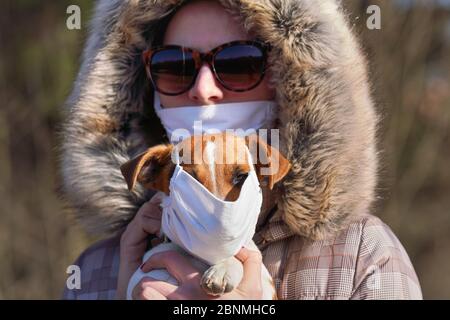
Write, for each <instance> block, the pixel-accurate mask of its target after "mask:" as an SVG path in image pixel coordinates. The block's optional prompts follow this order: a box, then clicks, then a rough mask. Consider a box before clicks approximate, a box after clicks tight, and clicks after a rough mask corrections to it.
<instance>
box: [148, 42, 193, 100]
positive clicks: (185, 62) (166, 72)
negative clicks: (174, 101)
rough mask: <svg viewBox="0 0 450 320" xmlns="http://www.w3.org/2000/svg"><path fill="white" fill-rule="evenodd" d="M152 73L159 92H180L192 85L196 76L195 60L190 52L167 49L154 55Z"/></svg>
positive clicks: (151, 66)
mask: <svg viewBox="0 0 450 320" xmlns="http://www.w3.org/2000/svg"><path fill="white" fill-rule="evenodd" d="M150 73H151V76H152V80H153V82H154V84H155V86H156V89H157V90H158V91H159V92H161V93H166V94H179V93H181V92H184V91H186V90H187V89H188V88H189V86H190V85H191V83H192V81H193V79H194V76H195V62H194V59H193V58H192V54H191V53H190V52H186V51H183V50H181V49H165V50H161V51H158V52H156V53H155V54H154V55H153V56H152V59H151V62H150Z"/></svg>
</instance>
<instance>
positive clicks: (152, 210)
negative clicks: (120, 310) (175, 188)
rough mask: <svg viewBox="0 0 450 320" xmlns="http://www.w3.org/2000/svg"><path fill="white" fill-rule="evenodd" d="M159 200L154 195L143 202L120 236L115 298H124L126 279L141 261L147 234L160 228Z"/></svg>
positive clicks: (128, 278)
mask: <svg viewBox="0 0 450 320" xmlns="http://www.w3.org/2000/svg"><path fill="white" fill-rule="evenodd" d="M160 202H161V200H160V197H158V196H156V195H155V196H153V198H152V199H150V201H148V202H146V203H144V204H143V205H142V207H141V208H140V209H139V210H138V212H137V214H136V216H135V217H134V218H133V220H131V221H130V223H129V224H128V226H127V228H126V229H125V231H124V233H123V234H122V236H121V238H120V264H119V275H118V281H117V292H116V298H117V299H126V292H127V286H128V281H129V280H130V278H131V276H132V275H133V273H134V272H135V271H136V269H137V268H138V267H139V266H140V264H141V263H142V257H143V256H144V254H145V251H146V249H147V238H148V236H149V234H158V232H159V230H160V229H161V208H160V207H159V204H160Z"/></svg>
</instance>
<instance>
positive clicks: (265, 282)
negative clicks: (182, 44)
mask: <svg viewBox="0 0 450 320" xmlns="http://www.w3.org/2000/svg"><path fill="white" fill-rule="evenodd" d="M174 148H175V146H174V145H171V144H163V145H157V146H154V147H152V148H149V149H148V150H147V151H145V152H144V153H142V154H140V155H139V156H137V157H136V158H134V159H132V160H129V161H128V162H126V163H124V164H123V165H122V166H121V171H122V174H123V176H124V178H125V180H126V182H127V185H128V189H129V190H130V191H131V190H133V188H134V186H135V184H136V182H139V183H141V184H142V185H143V186H144V187H145V188H148V189H152V190H156V191H160V192H163V193H164V194H166V195H169V192H170V191H169V190H170V188H169V185H170V179H171V177H172V175H173V172H174V169H175V166H176V165H175V163H174V162H173V161H172V152H173V151H174ZM246 149H247V150H249V151H251V154H257V155H258V156H257V157H256V163H255V164H254V169H255V172H256V175H257V177H258V180H259V182H260V186H262V188H269V189H270V190H271V189H273V187H274V185H275V184H276V183H277V182H278V181H280V180H281V179H282V178H283V177H284V176H285V175H286V174H287V173H288V172H289V170H290V166H291V165H290V163H289V162H288V160H287V159H286V158H285V157H284V156H283V155H281V154H280V152H279V151H278V150H277V149H275V148H273V147H271V146H269V145H268V144H266V143H265V142H264V141H262V140H261V139H259V137H258V136H256V135H251V136H246V137H240V136H237V135H234V134H229V133H227V134H225V133H220V134H204V135H201V136H190V137H189V138H186V139H184V140H183V141H181V142H180V143H179V144H177V145H176V149H175V150H176V152H178V155H179V157H180V158H182V161H181V163H180V165H182V167H183V170H184V171H186V172H187V173H189V174H190V175H191V176H192V177H193V178H195V179H196V180H197V181H198V182H200V183H201V184H202V185H203V186H204V187H205V188H206V189H208V190H209V191H210V192H211V193H212V194H213V195H214V196H216V197H217V198H219V199H221V200H224V201H235V200H236V199H238V198H239V195H240V188H241V186H242V185H243V182H244V181H245V179H246V177H247V176H248V174H249V172H250V170H251V169H252V168H250V164H249V163H248V161H242V159H241V158H239V157H242V156H244V157H248V156H249V154H248V153H246V152H242V150H246ZM252 151H258V152H252ZM253 158H254V157H253ZM186 159H187V160H186ZM192 159H194V161H192ZM246 160H248V159H246ZM254 162H255V161H254ZM264 170H265V171H264ZM242 214H245V212H243V213H242ZM246 246H247V247H248V248H250V249H253V250H258V248H257V246H256V245H255V244H254V243H253V241H251V243H248V244H247V245H246ZM172 249H175V250H178V251H180V248H179V247H178V246H176V245H175V244H171V243H162V244H160V245H157V246H156V247H155V248H153V249H151V250H150V251H154V252H160V251H166V250H172ZM148 253H149V252H148ZM148 257H149V255H148V254H146V256H145V257H144V261H145V260H146V258H148ZM190 258H191V259H193V260H194V261H193V262H195V265H196V266H199V267H200V268H201V269H202V270H203V271H204V273H203V276H202V278H201V283H200V285H201V287H202V288H203V289H204V290H205V292H206V293H207V294H209V295H214V296H218V295H222V294H224V293H226V292H230V291H232V290H233V289H234V288H236V287H237V285H238V284H239V283H240V281H241V279H242V276H243V267H242V263H241V262H240V261H239V260H237V259H236V258H235V257H230V258H228V259H225V260H223V261H222V262H220V263H218V264H216V265H213V266H208V265H206V264H203V263H199V261H198V259H195V258H194V257H192V256H190ZM195 260H196V261H195ZM262 291H263V298H264V299H276V290H275V286H274V284H273V281H272V278H271V277H270V275H269V273H268V271H267V269H266V268H265V267H264V266H263V272H262Z"/></svg>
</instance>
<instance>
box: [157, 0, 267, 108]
mask: <svg viewBox="0 0 450 320" xmlns="http://www.w3.org/2000/svg"><path fill="white" fill-rule="evenodd" d="M235 40H251V37H250V36H249V35H248V34H247V33H246V32H245V30H244V29H243V28H242V26H241V25H240V24H239V23H237V22H236V21H235V20H234V19H233V18H232V17H231V15H230V14H228V13H227V12H226V11H225V9H224V8H223V7H222V6H221V5H220V4H218V3H217V2H215V1H195V2H193V3H190V4H187V5H186V6H184V7H182V8H181V9H180V10H179V11H178V12H177V13H176V14H175V15H174V16H173V18H172V19H171V21H170V22H169V25H168V27H167V30H166V33H165V36H164V45H181V46H185V47H189V48H192V49H197V50H199V51H200V52H208V51H210V50H211V49H213V48H215V47H217V46H219V45H222V44H224V43H227V42H230V41H235ZM268 79H269V74H266V76H265V77H264V79H263V81H261V83H260V84H259V85H258V86H257V87H256V88H254V89H252V90H249V91H246V92H233V91H229V90H227V89H225V88H224V87H222V86H221V85H220V83H219V82H218V81H217V80H216V78H215V77H214V75H213V73H212V71H211V69H210V68H209V66H208V64H207V63H204V64H203V66H202V67H201V69H200V70H199V73H198V76H197V79H196V81H195V84H194V85H193V87H192V88H191V89H190V90H189V91H187V92H185V93H183V94H181V95H178V96H167V95H163V94H159V95H160V100H161V104H162V105H163V106H164V107H166V108H173V107H180V106H185V105H211V104H217V103H229V102H240V101H251V100H272V99H273V98H274V96H275V90H274V89H273V88H269V81H268Z"/></svg>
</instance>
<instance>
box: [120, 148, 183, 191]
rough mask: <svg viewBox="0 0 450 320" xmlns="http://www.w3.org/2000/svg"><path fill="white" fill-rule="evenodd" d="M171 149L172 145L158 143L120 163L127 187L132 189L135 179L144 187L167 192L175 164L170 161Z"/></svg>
mask: <svg viewBox="0 0 450 320" xmlns="http://www.w3.org/2000/svg"><path fill="white" fill-rule="evenodd" d="M172 149H173V146H172V145H158V146H155V147H152V148H150V149H148V150H147V151H145V152H143V153H141V154H140V155H138V156H137V157H136V158H134V159H131V160H129V161H127V162H125V163H124V164H122V165H121V166H120V171H122V174H123V176H124V178H125V180H126V182H127V185H128V189H129V190H130V191H131V190H133V188H134V186H135V184H136V181H137V182H140V183H142V184H144V186H145V187H146V188H151V189H154V190H158V191H163V192H165V193H168V191H169V180H170V173H171V172H172V171H173V170H171V169H173V167H174V166H175V165H174V164H173V163H172V161H171V152H172ZM171 164H172V165H171Z"/></svg>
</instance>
